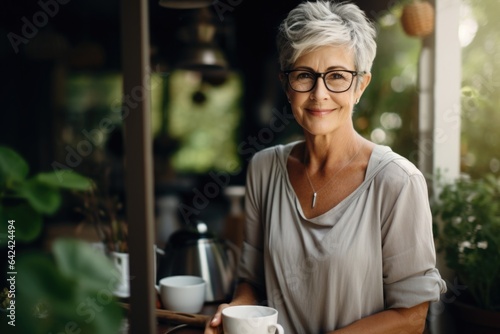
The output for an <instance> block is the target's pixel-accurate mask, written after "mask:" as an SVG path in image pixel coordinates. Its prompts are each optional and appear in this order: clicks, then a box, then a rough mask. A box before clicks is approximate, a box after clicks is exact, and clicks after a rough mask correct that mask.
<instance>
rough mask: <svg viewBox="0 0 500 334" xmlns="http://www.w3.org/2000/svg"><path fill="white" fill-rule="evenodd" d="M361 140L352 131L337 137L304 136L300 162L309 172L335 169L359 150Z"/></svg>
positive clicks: (314, 172)
mask: <svg viewBox="0 0 500 334" xmlns="http://www.w3.org/2000/svg"><path fill="white" fill-rule="evenodd" d="M363 140H364V139H363V138H361V137H360V136H359V135H358V134H357V133H356V132H354V131H353V133H351V134H348V135H345V136H344V135H343V136H338V137H337V138H325V136H309V137H306V141H305V145H304V151H303V155H302V157H303V160H302V162H303V164H304V165H305V167H306V168H307V169H308V170H309V171H310V174H316V173H317V172H319V171H321V170H323V171H325V172H327V171H332V170H335V169H337V168H338V166H339V165H343V164H344V163H346V162H347V161H349V160H350V159H351V158H352V157H353V156H354V155H356V154H357V153H358V152H359V150H360V148H361V146H362V143H363Z"/></svg>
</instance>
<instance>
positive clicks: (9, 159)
mask: <svg viewBox="0 0 500 334" xmlns="http://www.w3.org/2000/svg"><path fill="white" fill-rule="evenodd" d="M28 172H29V166H28V163H27V162H26V161H25V160H24V159H23V158H22V157H21V156H20V155H19V154H18V153H17V152H16V151H14V150H13V149H11V148H9V147H6V146H0V184H5V183H6V182H11V181H22V180H24V179H25V178H26V176H28Z"/></svg>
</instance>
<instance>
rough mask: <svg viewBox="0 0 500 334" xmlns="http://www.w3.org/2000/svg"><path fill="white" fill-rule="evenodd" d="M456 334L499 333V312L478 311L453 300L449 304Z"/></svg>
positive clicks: (471, 306) (476, 308) (473, 307)
mask: <svg viewBox="0 0 500 334" xmlns="http://www.w3.org/2000/svg"><path fill="white" fill-rule="evenodd" d="M451 308H452V313H453V315H454V318H455V321H456V322H455V324H456V328H457V334H478V333H481V334H498V333H500V312H499V311H490V310H484V309H480V308H478V307H475V306H473V305H470V304H467V303H464V302H461V301H458V300H455V301H454V302H453V303H452V304H451Z"/></svg>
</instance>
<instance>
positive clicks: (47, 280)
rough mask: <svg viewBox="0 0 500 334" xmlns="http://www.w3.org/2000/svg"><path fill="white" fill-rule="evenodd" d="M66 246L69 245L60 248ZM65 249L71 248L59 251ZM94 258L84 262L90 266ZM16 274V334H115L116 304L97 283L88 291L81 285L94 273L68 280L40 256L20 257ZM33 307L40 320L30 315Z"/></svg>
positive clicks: (117, 324)
mask: <svg viewBox="0 0 500 334" xmlns="http://www.w3.org/2000/svg"><path fill="white" fill-rule="evenodd" d="M67 242H69V243H71V241H65V242H63V244H66V243H67ZM57 243H58V241H56V244H57ZM75 243H76V244H77V246H75V248H76V249H80V248H81V244H80V243H79V242H76V241H75ZM67 247H69V248H72V247H70V246H68V245H66V246H64V247H62V248H67ZM56 248H57V247H56ZM84 248H85V247H84ZM59 256H60V255H59ZM102 256H104V255H102V254H101V257H102ZM63 257H64V255H63ZM96 257H98V256H95V254H94V257H93V258H87V259H86V260H85V261H87V262H93V261H95V258H96ZM18 272H19V273H22V275H18V277H17V288H18V290H19V298H18V299H17V300H16V304H17V303H19V304H18V305H17V308H18V310H19V311H18V318H17V324H18V326H19V329H20V330H21V331H20V333H31V334H46V333H51V332H52V333H61V332H62V333H68V332H72V333H92V334H108V333H117V332H118V328H119V325H120V322H121V318H122V316H123V315H122V313H121V311H120V308H119V306H118V305H117V303H116V300H115V299H114V298H113V296H112V295H111V293H109V292H107V291H106V285H105V284H103V282H101V283H102V284H100V285H96V286H94V288H93V289H91V288H90V287H89V286H88V285H86V284H82V282H87V281H88V280H89V279H90V280H92V277H93V276H94V275H95V274H96V273H91V272H88V271H85V272H78V271H76V272H74V273H72V274H71V275H69V276H68V275H66V273H63V272H62V271H61V268H59V267H58V264H57V263H54V261H52V259H50V258H49V257H48V256H44V255H41V254H29V255H26V256H22V257H21V259H20V261H19V268H18ZM37 306H38V307H39V309H40V308H41V309H44V310H46V312H45V314H44V317H36V316H35V315H34V312H33V310H34V309H35V308H36V307H37ZM40 306H41V307H40Z"/></svg>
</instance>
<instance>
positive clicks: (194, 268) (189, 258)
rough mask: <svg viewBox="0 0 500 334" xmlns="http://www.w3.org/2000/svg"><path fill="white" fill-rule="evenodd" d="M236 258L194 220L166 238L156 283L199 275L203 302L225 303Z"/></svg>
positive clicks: (229, 246)
mask: <svg viewBox="0 0 500 334" xmlns="http://www.w3.org/2000/svg"><path fill="white" fill-rule="evenodd" d="M237 255H238V254H237V250H236V249H235V248H234V247H233V246H231V245H230V244H229V243H228V242H226V241H223V240H220V239H217V238H216V237H214V235H213V234H211V233H210V232H209V231H208V228H207V225H206V224H205V223H203V222H200V221H198V222H196V224H195V226H194V227H191V226H188V227H187V228H183V229H181V230H178V231H176V232H174V233H173V234H172V235H171V236H170V238H169V239H168V242H167V244H166V246H165V254H164V255H163V256H162V257H161V259H160V260H159V266H158V272H157V281H158V280H160V279H161V278H163V277H166V276H174V275H194V276H201V277H203V279H205V281H206V282H207V287H206V295H205V300H206V301H207V302H215V301H219V302H223V301H227V300H229V299H230V298H231V295H232V292H233V289H234V283H235V282H234V281H235V268H236V259H237Z"/></svg>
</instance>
